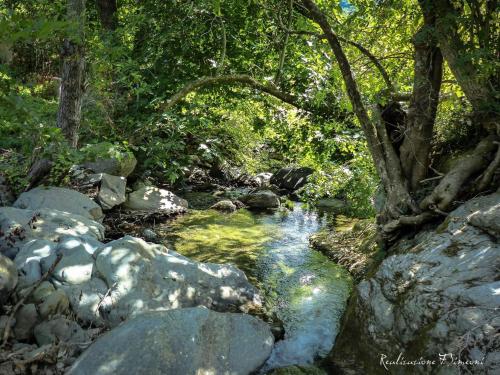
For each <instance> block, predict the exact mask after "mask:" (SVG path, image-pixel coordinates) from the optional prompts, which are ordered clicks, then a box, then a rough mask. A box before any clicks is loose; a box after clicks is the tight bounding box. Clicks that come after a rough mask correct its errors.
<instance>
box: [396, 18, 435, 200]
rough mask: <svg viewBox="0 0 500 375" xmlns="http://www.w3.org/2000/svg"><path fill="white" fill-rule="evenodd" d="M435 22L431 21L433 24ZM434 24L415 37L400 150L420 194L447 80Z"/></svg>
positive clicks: (404, 170)
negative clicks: (442, 85)
mask: <svg viewBox="0 0 500 375" xmlns="http://www.w3.org/2000/svg"><path fill="white" fill-rule="evenodd" d="M433 21H434V20H431V22H432V23H433ZM432 26H433V25H432V24H427V25H425V26H424V27H423V28H422V29H421V30H419V31H418V32H417V34H416V35H415V38H414V41H413V44H414V46H415V62H414V82H413V94H412V96H411V99H410V105H409V109H408V115H407V120H406V129H405V137H404V141H403V144H402V146H401V149H400V157H401V164H402V167H403V172H404V174H405V176H406V177H407V178H408V181H409V184H410V189H411V190H412V191H414V192H415V191H417V190H418V189H419V187H420V181H422V180H423V179H425V177H426V176H427V172H428V170H429V163H430V152H431V147H432V136H433V129H434V123H435V120H436V112H437V106H438V103H439V91H440V88H441V80H442V77H443V57H442V55H441V51H440V50H439V48H438V47H437V46H436V42H435V41H434V37H432Z"/></svg>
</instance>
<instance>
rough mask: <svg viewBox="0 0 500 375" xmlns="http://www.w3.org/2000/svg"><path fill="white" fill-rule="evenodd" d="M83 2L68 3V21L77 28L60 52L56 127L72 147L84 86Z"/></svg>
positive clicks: (79, 116) (75, 138)
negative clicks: (60, 64) (59, 86)
mask: <svg viewBox="0 0 500 375" xmlns="http://www.w3.org/2000/svg"><path fill="white" fill-rule="evenodd" d="M84 14H85V0H68V20H69V21H70V22H72V23H74V24H75V25H76V27H77V34H76V35H75V36H72V38H71V39H65V40H64V43H63V49H62V58H63V66H62V74H61V90H60V92H61V95H60V98H59V109H58V112H57V126H58V127H59V128H60V129H61V131H62V133H63V134H64V136H65V138H66V140H67V141H68V143H69V144H70V145H71V146H72V147H76V145H77V143H78V130H79V128H80V120H81V112H82V96H83V84H84V68H85V60H84V51H83V40H84V36H83V26H84Z"/></svg>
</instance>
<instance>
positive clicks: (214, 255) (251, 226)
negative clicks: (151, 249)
mask: <svg viewBox="0 0 500 375" xmlns="http://www.w3.org/2000/svg"><path fill="white" fill-rule="evenodd" d="M156 230H157V231H158V232H159V234H160V235H161V236H162V237H164V238H166V240H167V241H168V242H169V243H170V245H171V246H172V247H173V248H174V250H175V251H177V252H179V253H181V254H182V255H185V256H187V257H189V258H193V259H196V260H198V261H201V262H212V263H233V264H235V265H236V266H237V267H238V268H240V269H241V270H243V271H244V272H245V273H246V274H247V276H249V279H250V280H251V281H253V282H255V281H256V280H255V276H256V275H254V274H253V272H254V270H255V262H256V261H257V259H258V257H259V254H260V252H261V251H262V249H263V246H264V244H265V243H266V242H268V241H270V240H271V239H273V238H275V236H276V235H278V234H279V232H278V228H277V227H276V225H273V224H261V223H258V222H257V220H256V218H255V217H254V216H253V215H252V214H251V213H250V212H249V211H247V210H238V211H236V212H234V213H232V214H221V213H220V212H217V211H215V210H206V211H192V212H191V213H190V214H189V215H185V216H183V217H180V218H179V219H177V220H175V221H174V222H172V223H170V225H169V227H168V228H157V229H156Z"/></svg>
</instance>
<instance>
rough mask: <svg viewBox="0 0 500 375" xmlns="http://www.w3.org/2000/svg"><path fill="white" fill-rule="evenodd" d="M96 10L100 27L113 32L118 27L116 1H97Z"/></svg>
mask: <svg viewBox="0 0 500 375" xmlns="http://www.w3.org/2000/svg"><path fill="white" fill-rule="evenodd" d="M97 10H98V12H99V19H100V20H101V25H102V27H104V28H105V29H106V30H109V31H114V30H115V29H116V27H117V26H118V17H117V14H116V13H117V11H118V7H117V6H116V0H97Z"/></svg>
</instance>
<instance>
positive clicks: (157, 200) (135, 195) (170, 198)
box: [125, 186, 188, 214]
mask: <svg viewBox="0 0 500 375" xmlns="http://www.w3.org/2000/svg"><path fill="white" fill-rule="evenodd" d="M125 207H126V208H127V209H129V210H138V211H159V212H165V213H168V214H176V213H179V212H184V211H185V210H186V208H187V207H188V203H187V201H186V200H185V199H182V198H179V197H178V196H177V195H175V194H174V193H172V192H170V191H168V190H164V189H159V188H157V187H154V186H144V187H142V188H140V189H139V190H136V191H134V192H132V193H130V194H129V195H128V198H127V201H126V202H125Z"/></svg>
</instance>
